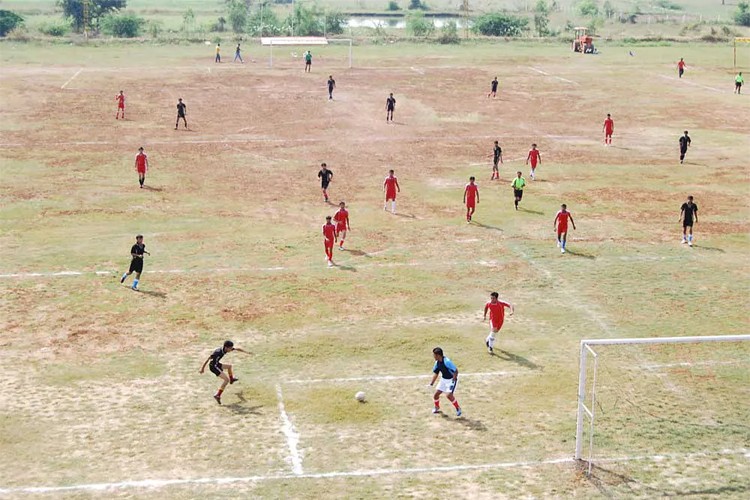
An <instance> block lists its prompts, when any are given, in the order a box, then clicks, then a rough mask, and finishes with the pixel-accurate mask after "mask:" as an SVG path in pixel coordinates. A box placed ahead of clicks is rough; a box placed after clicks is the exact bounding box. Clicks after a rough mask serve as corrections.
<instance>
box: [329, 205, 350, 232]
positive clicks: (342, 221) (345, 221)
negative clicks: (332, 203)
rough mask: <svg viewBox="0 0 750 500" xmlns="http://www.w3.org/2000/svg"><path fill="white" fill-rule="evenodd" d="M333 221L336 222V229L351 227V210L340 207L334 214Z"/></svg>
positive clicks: (341, 229)
mask: <svg viewBox="0 0 750 500" xmlns="http://www.w3.org/2000/svg"><path fill="white" fill-rule="evenodd" d="M333 221H334V222H335V223H336V231H337V232H341V231H346V230H347V229H348V228H349V211H348V210H347V209H345V208H339V210H338V212H336V213H335V214H333Z"/></svg>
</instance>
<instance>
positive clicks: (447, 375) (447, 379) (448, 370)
mask: <svg viewBox="0 0 750 500" xmlns="http://www.w3.org/2000/svg"><path fill="white" fill-rule="evenodd" d="M432 355H433V357H434V358H435V364H434V365H433V366H432V373H433V375H432V382H430V387H432V386H433V385H435V381H436V380H437V379H438V375H440V382H439V383H438V386H437V390H436V391H435V394H434V395H433V396H432V400H433V403H434V404H435V406H434V407H433V408H432V413H440V395H441V394H442V393H445V394H446V396H447V397H448V401H450V402H451V403H452V404H453V407H454V408H455V409H456V416H457V417H460V416H461V407H460V406H459V405H458V400H456V398H455V397H454V396H453V393H454V392H455V391H456V385H457V384H458V368H456V365H454V364H453V361H451V360H450V359H449V358H446V357H445V356H443V350H442V349H441V348H439V347H436V348H434V349H433V350H432Z"/></svg>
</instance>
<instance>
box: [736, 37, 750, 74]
mask: <svg viewBox="0 0 750 500" xmlns="http://www.w3.org/2000/svg"><path fill="white" fill-rule="evenodd" d="M738 43H739V44H743V43H750V37H735V39H734V45H733V47H732V67H733V68H734V69H737V44H738Z"/></svg>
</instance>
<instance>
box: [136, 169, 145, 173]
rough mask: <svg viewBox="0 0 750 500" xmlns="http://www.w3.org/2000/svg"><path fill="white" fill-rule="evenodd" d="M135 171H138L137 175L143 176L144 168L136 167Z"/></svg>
mask: <svg viewBox="0 0 750 500" xmlns="http://www.w3.org/2000/svg"><path fill="white" fill-rule="evenodd" d="M136 170H137V171H138V173H139V174H145V173H146V167H143V168H141V167H138V168H137V169H136Z"/></svg>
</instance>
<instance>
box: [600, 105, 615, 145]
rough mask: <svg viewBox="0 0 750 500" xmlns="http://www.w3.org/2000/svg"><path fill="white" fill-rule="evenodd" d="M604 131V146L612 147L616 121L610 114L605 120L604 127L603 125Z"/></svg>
mask: <svg viewBox="0 0 750 500" xmlns="http://www.w3.org/2000/svg"><path fill="white" fill-rule="evenodd" d="M602 131H603V132H604V145H605V146H609V145H611V144H612V133H613V132H614V131H615V121H614V120H613V119H612V115H610V114H609V113H607V119H606V120H604V125H602Z"/></svg>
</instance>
